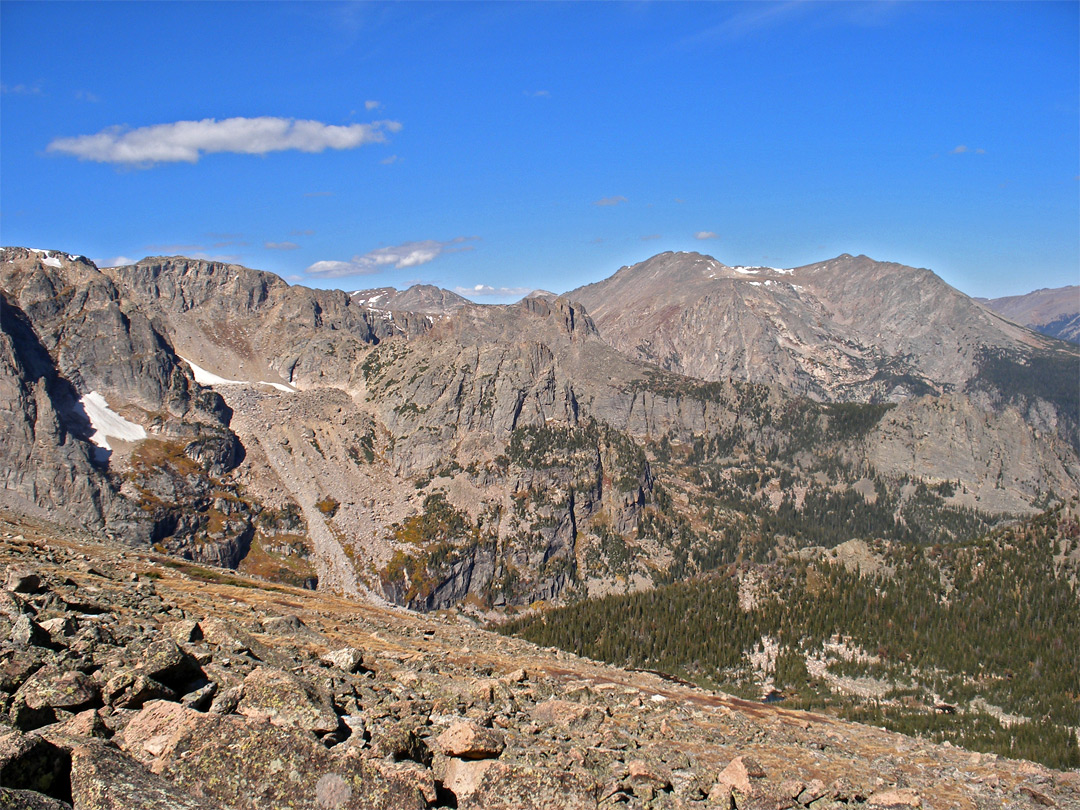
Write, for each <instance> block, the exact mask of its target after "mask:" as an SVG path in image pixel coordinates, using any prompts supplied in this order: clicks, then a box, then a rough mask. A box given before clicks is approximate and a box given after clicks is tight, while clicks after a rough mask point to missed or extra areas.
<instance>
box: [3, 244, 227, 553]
mask: <svg viewBox="0 0 1080 810" xmlns="http://www.w3.org/2000/svg"><path fill="white" fill-rule="evenodd" d="M0 291H2V301H0V387H2V388H3V389H4V392H5V397H4V407H5V408H7V409H8V411H9V416H10V418H6V419H5V420H4V425H3V430H4V432H5V436H4V439H5V440H4V442H3V448H2V449H0V454H2V463H3V466H4V468H5V471H6V472H5V476H6V481H5V488H4V489H5V494H6V495H7V497H8V498H9V499H10V498H11V497H17V498H18V499H19V500H20V501H21V502H23V503H24V504H28V505H30V506H36V507H40V508H44V509H47V510H54V511H55V512H56V513H58V515H60V516H66V517H67V518H68V519H70V520H71V521H73V522H75V523H78V524H80V525H88V526H95V527H98V528H102V527H109V528H110V529H111V530H113V531H116V532H123V533H124V534H125V535H126V536H127V537H129V538H130V539H131V540H133V541H139V540H140V539H141V540H146V539H149V538H150V537H151V536H153V534H154V532H155V528H154V521H153V519H148V516H147V515H146V514H144V513H142V512H141V511H140V510H139V509H138V508H137V505H135V504H130V503H128V502H126V501H125V499H124V498H123V497H122V496H120V495H119V493H118V491H117V482H116V481H115V480H114V479H112V478H111V477H110V476H109V475H108V472H107V468H106V465H105V463H103V462H104V461H105V460H106V459H108V458H109V456H110V455H111V451H109V450H106V449H104V448H103V447H102V446H101V445H102V444H103V443H104V444H109V446H110V447H112V446H113V445H116V444H117V441H116V439H115V438H114V439H113V440H112V441H111V442H110V440H109V439H108V438H105V439H104V440H103V439H101V438H100V437H99V438H97V439H96V440H95V441H96V442H97V446H95V445H93V444H91V443H90V441H89V440H90V439H91V434H93V432H94V426H93V425H92V424H91V420H90V417H89V416H88V411H87V408H86V406H84V401H85V398H86V397H87V395H89V394H91V393H96V394H98V395H100V396H101V398H102V401H104V402H105V403H106V404H107V405H108V407H109V409H111V411H112V412H113V413H114V415H117V418H118V419H120V420H122V422H123V423H125V424H126V426H128V427H131V428H133V429H135V430H137V431H140V432H141V434H142V435H147V434H148V433H149V434H152V435H154V436H156V437H159V438H160V439H162V440H167V441H172V442H176V443H178V444H179V446H180V447H181V448H185V449H189V450H190V455H191V457H192V458H193V459H194V460H195V462H196V464H197V465H198V466H201V467H202V468H203V469H204V470H205V471H206V472H207V473H210V474H216V475H220V474H221V473H223V472H225V471H226V470H228V469H231V468H232V467H233V466H235V463H236V460H237V457H238V452H239V445H238V443H237V441H236V437H235V435H234V434H232V433H231V432H230V431H229V430H228V427H227V425H228V419H229V416H230V414H229V411H228V409H227V408H226V407H225V404H224V402H223V401H222V400H221V398H220V397H219V396H218V395H216V394H214V393H213V392H212V391H208V390H206V389H204V388H201V387H200V386H198V385H196V384H195V382H194V380H193V379H192V377H191V374H190V372H189V371H188V370H187V369H186V368H184V367H183V366H182V365H180V364H179V362H178V360H177V358H176V356H175V354H174V353H173V352H172V349H171V347H170V346H169V345H168V343H167V341H166V340H165V339H164V338H163V337H162V335H161V334H160V333H159V332H158V331H157V330H156V329H155V328H154V327H153V326H152V325H151V323H150V321H149V319H148V318H147V317H146V316H145V315H144V314H142V313H141V312H139V311H137V310H133V309H132V308H131V307H130V306H128V305H127V304H126V303H125V302H124V301H123V300H122V298H121V295H120V292H119V291H118V290H117V288H116V287H115V286H114V285H113V283H112V282H111V281H110V280H109V279H108V277H106V276H105V275H104V274H102V273H101V272H100V271H98V270H97V268H95V267H94V265H93V264H92V263H91V262H89V261H88V260H86V259H84V258H82V257H79V256H68V255H67V254H62V253H58V252H49V251H32V250H26V249H22V248H5V249H4V250H3V251H2V252H0ZM121 434H122V435H123V431H121ZM120 444H123V442H120Z"/></svg>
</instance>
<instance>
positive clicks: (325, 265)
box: [305, 236, 479, 278]
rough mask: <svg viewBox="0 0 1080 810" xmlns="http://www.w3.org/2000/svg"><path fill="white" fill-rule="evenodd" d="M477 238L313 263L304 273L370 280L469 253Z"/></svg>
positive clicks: (407, 245) (431, 242) (410, 245)
mask: <svg viewBox="0 0 1080 810" xmlns="http://www.w3.org/2000/svg"><path fill="white" fill-rule="evenodd" d="M478 238H479V237H476V236H458V237H456V238H455V239H451V240H449V241H448V242H439V241H437V240H435V239H425V240H423V241H420V242H404V243H402V244H400V245H392V246H390V247H381V248H376V249H375V250H372V251H369V252H367V253H365V254H364V255H362V256H353V257H352V259H350V260H349V261H347V262H341V261H321V262H315V264H313V265H311V266H310V267H309V268H308V269H307V270H306V271H305V272H306V273H307V274H308V275H309V276H317V277H319V278H342V277H344V276H369V275H372V274H373V273H379V272H381V271H382V270H385V269H388V268H391V267H393V268H402V267H419V266H420V265H422V264H427V263H428V262H430V261H434V260H435V259H437V258H438V257H439V256H441V255H442V254H444V253H460V252H462V251H466V250H472V249H473V245H470V244H467V243H468V242H471V241H474V240H476V239H478Z"/></svg>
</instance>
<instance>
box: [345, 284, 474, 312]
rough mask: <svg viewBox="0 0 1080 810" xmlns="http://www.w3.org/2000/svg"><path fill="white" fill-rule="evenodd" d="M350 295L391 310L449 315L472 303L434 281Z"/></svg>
mask: <svg viewBox="0 0 1080 810" xmlns="http://www.w3.org/2000/svg"><path fill="white" fill-rule="evenodd" d="M349 296H350V297H351V298H352V299H353V301H355V302H356V303H358V304H366V305H367V306H369V307H372V308H375V309H378V310H386V311H389V312H419V313H421V314H422V315H433V316H437V315H449V314H450V313H453V312H457V311H458V310H459V309H463V308H464V307H467V306H471V305H472V302H471V301H469V300H468V299H466V298H462V297H461V296H460V295H458V294H457V293H453V292H450V291H449V290H444V289H442V288H441V287H435V286H433V285H431V284H414V285H413V286H411V287H409V288H408V289H407V290H397V289H394V288H393V287H379V288H378V289H372V290H357V291H356V292H352V293H349Z"/></svg>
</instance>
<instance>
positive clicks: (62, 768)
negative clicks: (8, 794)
mask: <svg viewBox="0 0 1080 810" xmlns="http://www.w3.org/2000/svg"><path fill="white" fill-rule="evenodd" d="M70 774H71V757H70V756H69V755H68V753H67V752H66V751H64V750H63V749H61V748H58V747H57V746H55V745H53V744H52V743H51V742H49V741H48V740H46V739H44V738H43V737H41V736H40V735H38V734H34V733H31V734H23V733H22V732H20V731H14V730H11V731H7V732H0V785H3V786H4V787H6V788H12V789H14V790H18V791H34V792H35V793H37V794H44V795H46V796H49V797H51V798H53V799H58V800H62V801H70V799H71V778H70ZM14 798H19V797H14ZM13 806H16V807H17V806H18V805H13ZM28 806H29V807H33V805H28ZM46 806H47V805H46ZM0 807H5V808H6V807H7V805H6V804H4V803H3V802H2V801H0Z"/></svg>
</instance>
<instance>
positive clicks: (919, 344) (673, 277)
mask: <svg viewBox="0 0 1080 810" xmlns="http://www.w3.org/2000/svg"><path fill="white" fill-rule="evenodd" d="M567 297H569V298H571V299H572V300H575V301H580V302H581V303H582V304H583V305H584V306H585V307H586V308H587V309H588V311H589V312H590V313H591V314H592V316H593V318H594V320H595V321H596V324H597V327H598V328H599V330H600V333H601V334H602V335H603V337H604V339H605V340H607V341H608V342H609V343H610V344H611V345H612V346H614V347H615V348H617V349H619V350H620V351H622V352H625V353H627V354H630V355H633V356H636V357H639V358H641V359H642V360H646V361H648V362H651V363H656V364H657V365H659V366H661V367H663V368H666V369H669V370H671V371H677V372H679V373H682V374H687V375H689V376H693V377H699V378H701V379H706V380H723V379H728V378H735V379H743V380H749V381H752V382H762V383H771V384H778V385H781V386H783V387H784V388H786V389H787V390H790V391H794V392H797V393H803V394H806V395H808V396H811V397H813V398H815V399H820V400H824V401H840V402H843V401H898V400H901V399H906V398H909V397H912V396H918V395H920V394H926V393H933V394H940V393H945V392H949V391H963V390H965V388H966V387H967V386H968V385H969V384H971V382H972V381H973V380H974V379H976V378H977V377H978V375H979V373H980V369H981V366H982V364H983V363H984V362H985V358H986V356H987V355H988V354H990V355H995V356H996V355H997V354H999V353H1003V352H1004V353H1008V354H1013V353H1015V354H1018V355H1021V356H1026V355H1029V354H1031V353H1033V352H1055V351H1060V349H1059V348H1057V347H1056V346H1055V344H1053V343H1052V342H1050V341H1047V340H1045V339H1042V338H1039V337H1037V336H1035V335H1032V334H1031V333H1030V332H1028V331H1027V330H1025V329H1021V328H1018V327H1017V326H1016V325H1015V324H1013V323H1010V322H1009V321H1006V320H1005V319H1003V318H1001V317H1000V316H998V315H996V314H995V313H993V312H991V311H988V310H987V309H986V308H985V307H982V306H981V305H979V304H978V303H977V302H975V301H973V300H972V299H971V298H968V297H967V296H966V295H964V294H962V293H960V292H958V291H957V290H954V289H953V288H952V287H950V286H948V285H947V284H945V282H943V281H942V280H941V279H940V278H938V277H937V276H936V275H934V274H933V273H932V272H931V271H929V270H925V269H916V268H912V267H905V266H903V265H899V264H893V263H887V262H877V261H874V260H872V259H869V258H867V257H866V256H850V255H847V254H844V255H842V256H838V257H837V258H835V259H832V260H830V261H825V262H819V263H816V264H810V265H806V266H804V267H797V268H793V269H787V270H783V269H776V268H767V267H727V266H725V265H723V264H721V263H720V262H718V261H716V259H713V258H711V257H709V256H703V255H701V254H697V253H662V254H660V255H658V256H654V257H653V258H651V259H648V260H646V261H644V262H641V263H639V264H636V265H633V266H632V267H624V268H622V269H620V270H619V271H618V272H617V273H615V275H613V276H611V277H610V278H608V279H605V280H604V281H600V282H597V283H595V284H590V285H587V286H584V287H579V288H578V289H576V290H573V291H571V292H569V293H567Z"/></svg>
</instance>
